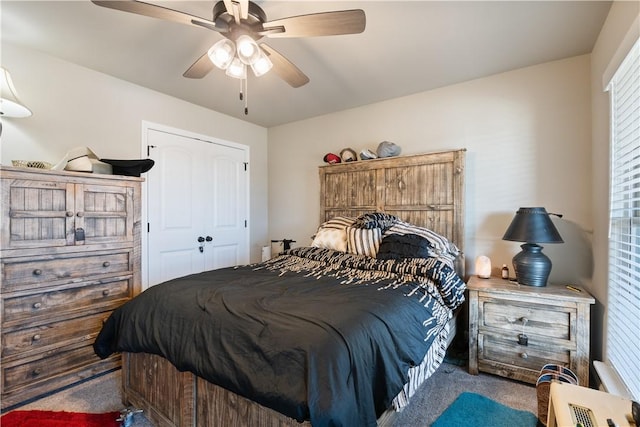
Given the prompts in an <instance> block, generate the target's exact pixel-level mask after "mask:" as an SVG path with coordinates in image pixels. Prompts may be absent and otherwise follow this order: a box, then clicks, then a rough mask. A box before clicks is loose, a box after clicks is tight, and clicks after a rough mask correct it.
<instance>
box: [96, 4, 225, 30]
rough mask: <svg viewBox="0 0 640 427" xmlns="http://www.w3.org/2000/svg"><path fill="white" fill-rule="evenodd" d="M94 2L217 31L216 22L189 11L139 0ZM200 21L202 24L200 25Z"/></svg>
mask: <svg viewBox="0 0 640 427" xmlns="http://www.w3.org/2000/svg"><path fill="white" fill-rule="evenodd" d="M91 1H92V2H93V3H94V4H96V5H98V6H102V7H107V8H109V9H115V10H121V11H124V12H131V13H136V14H138V15H143V16H150V17H152V18H158V19H163V20H165V21H173V22H177V23H179V24H186V25H195V26H200V27H202V26H204V27H206V28H209V29H213V30H216V31H224V30H223V29H221V30H218V29H217V28H216V27H215V23H214V22H212V21H209V20H208V19H204V18H201V17H199V16H195V15H189V14H188V13H184V12H179V11H177V10H173V9H169V8H166V7H162V6H157V5H155V4H151V3H145V2H141V1H137V0H112V1H108V0H91ZM199 23H200V25H199Z"/></svg>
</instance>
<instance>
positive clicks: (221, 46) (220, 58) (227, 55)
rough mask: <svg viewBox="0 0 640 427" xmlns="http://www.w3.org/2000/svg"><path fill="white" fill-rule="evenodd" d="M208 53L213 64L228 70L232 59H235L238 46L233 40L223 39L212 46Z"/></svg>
mask: <svg viewBox="0 0 640 427" xmlns="http://www.w3.org/2000/svg"><path fill="white" fill-rule="evenodd" d="M207 53H208V55H209V59H210V60H211V62H213V65H215V66H216V67H218V68H221V69H223V70H226V69H227V68H228V67H229V65H231V61H233V57H234V55H235V53H236V46H235V45H234V44H233V42H232V41H231V40H229V39H222V40H220V41H218V42H217V43H216V44H214V45H213V46H211V48H210V49H209V51H208V52H207Z"/></svg>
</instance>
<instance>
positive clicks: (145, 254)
mask: <svg viewBox="0 0 640 427" xmlns="http://www.w3.org/2000/svg"><path fill="white" fill-rule="evenodd" d="M150 130H155V131H159V132H165V133H170V134H174V135H176V136H181V137H185V138H192V139H197V140H198V141H202V142H207V143H210V144H218V145H224V146H227V147H231V148H236V149H239V150H243V151H244V152H245V160H246V162H247V164H249V159H251V150H250V147H249V146H248V145H244V144H240V143H237V142H232V141H227V140H224V139H220V138H215V137H213V136H208V135H203V134H199V133H195V132H191V131H187V130H184V129H178V128H174V127H171V126H167V125H163V124H160V123H154V122H150V121H147V120H142V124H141V132H142V137H141V138H140V141H141V145H140V155H141V157H140V158H141V159H146V158H149V155H148V154H147V146H148V134H149V131H150ZM250 174H251V168H247V191H246V201H245V202H246V204H247V205H246V206H247V220H248V223H247V227H246V236H245V238H246V242H245V243H246V245H245V247H246V251H247V254H246V257H247V259H251V258H250V254H251V245H250V243H251V205H250V202H251V186H250V182H251V175H250ZM148 194H149V191H148V183H147V180H146V179H145V180H144V181H143V182H142V196H143V197H142V206H141V208H142V211H141V218H142V224H141V228H140V229H141V233H140V235H141V242H140V244H141V276H142V290H145V289H147V288H148V287H149V247H148V245H149V239H148V231H147V224H148V223H149V212H148V204H149V201H148V199H147V198H148Z"/></svg>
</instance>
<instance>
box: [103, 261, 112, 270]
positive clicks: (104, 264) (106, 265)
mask: <svg viewBox="0 0 640 427" xmlns="http://www.w3.org/2000/svg"><path fill="white" fill-rule="evenodd" d="M110 265H111V263H110V262H109V261H105V262H103V263H102V266H103V267H105V268H106V267H109V266H110Z"/></svg>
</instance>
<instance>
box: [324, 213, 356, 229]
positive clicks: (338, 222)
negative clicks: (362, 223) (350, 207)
mask: <svg viewBox="0 0 640 427" xmlns="http://www.w3.org/2000/svg"><path fill="white" fill-rule="evenodd" d="M355 220H356V219H355V218H351V217H348V216H336V217H334V218H331V219H330V220H328V221H325V222H323V223H322V224H320V228H337V229H338V230H344V229H345V228H347V227H350V226H351V225H353V223H354V221H355Z"/></svg>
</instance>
